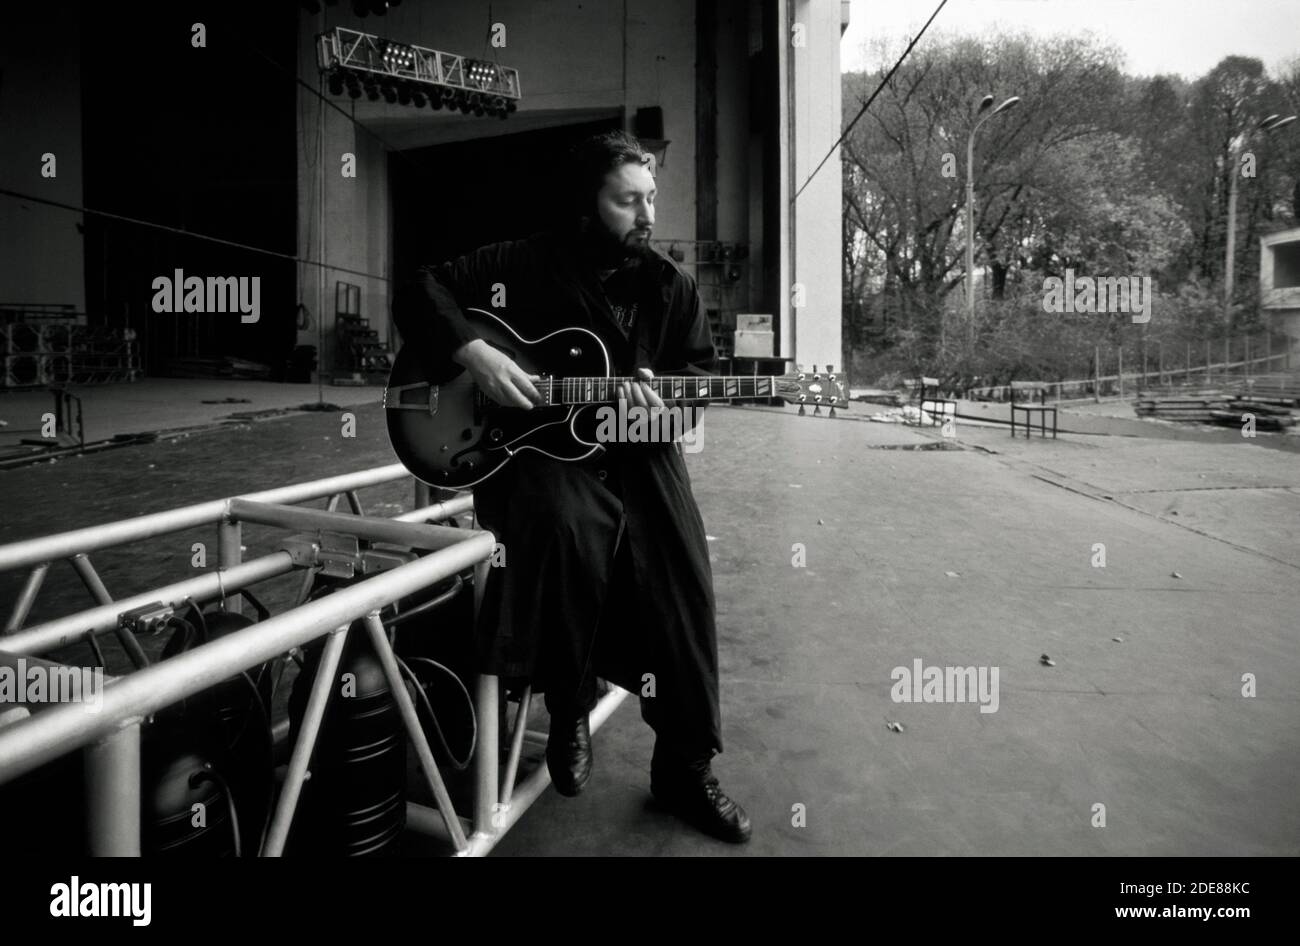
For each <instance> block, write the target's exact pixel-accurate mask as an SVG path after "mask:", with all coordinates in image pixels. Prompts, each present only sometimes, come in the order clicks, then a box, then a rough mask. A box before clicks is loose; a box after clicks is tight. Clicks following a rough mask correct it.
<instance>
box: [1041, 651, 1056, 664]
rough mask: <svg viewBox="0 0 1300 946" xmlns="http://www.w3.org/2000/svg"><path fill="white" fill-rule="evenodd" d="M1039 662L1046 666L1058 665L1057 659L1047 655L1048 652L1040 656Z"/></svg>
mask: <svg viewBox="0 0 1300 946" xmlns="http://www.w3.org/2000/svg"><path fill="white" fill-rule="evenodd" d="M1038 662H1039V663H1040V664H1042V665H1043V666H1044V667H1055V666H1056V661H1055V660H1053V659H1052V658H1051V657H1049V656H1047V655H1046V654H1043V655H1042V656H1041V657H1039V658H1038Z"/></svg>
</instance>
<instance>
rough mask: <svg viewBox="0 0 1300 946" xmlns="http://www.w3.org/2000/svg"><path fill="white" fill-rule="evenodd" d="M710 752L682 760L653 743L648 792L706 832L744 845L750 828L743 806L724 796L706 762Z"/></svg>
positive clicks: (670, 809) (720, 838)
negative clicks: (653, 750)
mask: <svg viewBox="0 0 1300 946" xmlns="http://www.w3.org/2000/svg"><path fill="white" fill-rule="evenodd" d="M711 755H712V753H709V755H706V756H703V757H701V758H691V759H683V758H681V757H680V756H674V755H673V753H671V751H663V750H661V749H660V747H659V745H658V744H657V743H656V746H655V756H654V761H653V762H652V763H651V765H650V793H651V794H652V795H654V797H655V801H657V802H659V804H661V805H663V806H664V807H665V808H667V809H668V810H669V811H671V812H672V813H673V814H675V815H677V816H678V817H679V818H681V819H683V820H684V821H686V822H687V823H689V824H691V825H693V826H694V827H696V828H698V829H699V830H701V831H703V832H704V833H705V834H709V835H712V836H713V837H715V838H718V839H719V840H721V841H727V842H729V843H731V844H744V843H745V842H746V841H748V840H749V838H750V835H751V833H752V831H753V829H752V827H751V825H750V823H749V815H747V814H745V809H744V808H741V807H740V805H739V804H737V803H736V802H735V801H733V800H732V799H730V798H729V797H727V794H726V792H724V791H723V790H722V788H721V787H720V786H719V785H718V779H717V778H716V777H715V776H714V774H713V769H712V766H711V765H710V764H709V757H710V756H711Z"/></svg>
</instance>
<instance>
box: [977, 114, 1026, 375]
mask: <svg viewBox="0 0 1300 946" xmlns="http://www.w3.org/2000/svg"><path fill="white" fill-rule="evenodd" d="M1019 102H1020V96H1018V95H1013V96H1012V97H1011V98H1009V99H1007V100H1006V101H1005V102H1003V103H1002V104H1001V105H999V106H998V107H997V108H995V109H993V111H991V112H989V109H990V108H991V107H992V106H993V96H991V95H986V96H984V100H983V101H981V102H980V107H979V111H977V112H976V113H975V114H976V115H983V114H984V113H985V112H988V114H987V115H984V117H983V118H981V119H980V120H979V121H977V122H976V123H975V127H974V128H972V129H971V130H970V137H969V138H967V139H966V324H967V326H968V327H969V329H968V330H969V332H970V344H971V348H972V349H974V347H975V167H974V164H975V132H977V131H979V130H980V125H983V124H984V123H985V122H986V121H988V120H989V119H990V118H992V117H993V116H994V115H996V114H997V113H998V112H1003V111H1006V110H1007V109H1009V108H1015V107H1016V105H1018V104H1019Z"/></svg>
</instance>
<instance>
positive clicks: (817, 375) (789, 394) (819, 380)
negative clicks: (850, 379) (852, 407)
mask: <svg viewBox="0 0 1300 946" xmlns="http://www.w3.org/2000/svg"><path fill="white" fill-rule="evenodd" d="M774 393H775V394H776V396H777V397H779V398H781V399H782V400H783V401H785V402H787V403H789V404H798V405H799V413H800V414H803V413H806V411H805V410H804V409H805V407H807V406H808V405H809V404H811V405H813V413H814V414H817V413H820V412H821V409H822V408H823V407H829V408H830V411H831V416H832V417H833V416H834V415H835V411H836V410H837V409H839V410H843V409H845V408H847V407H848V406H849V395H848V391H846V390H845V388H844V380H843V379H842V378H841V377H840V375H837V374H836V373H835V366H834V365H827V366H826V370H825V371H818V370H817V366H816V365H813V367H812V371H804V370H803V369H799V370H796V371H792V372H790V373H789V374H786V375H782V376H781V377H779V378H777V379H776V390H775V392H774Z"/></svg>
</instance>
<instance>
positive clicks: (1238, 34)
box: [840, 0, 1300, 79]
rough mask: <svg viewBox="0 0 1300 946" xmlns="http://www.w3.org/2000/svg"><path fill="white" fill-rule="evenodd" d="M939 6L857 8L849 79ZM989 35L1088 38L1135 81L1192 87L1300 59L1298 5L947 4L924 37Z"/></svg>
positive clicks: (861, 2)
mask: <svg viewBox="0 0 1300 946" xmlns="http://www.w3.org/2000/svg"><path fill="white" fill-rule="evenodd" d="M938 5H939V0H852V7H851V21H850V23H849V28H848V30H847V31H846V32H845V34H844V37H843V39H842V41H841V44H840V55H841V62H842V64H843V69H844V71H845V72H849V71H854V70H858V69H862V68H863V67H864V66H866V67H867V68H872V69H874V68H876V67H877V66H878V65H879V63H876V62H872V61H870V60H869V59H868V58H867V55H866V53H865V51H864V44H865V42H866V41H868V40H871V39H873V38H875V37H877V36H886V37H890V38H891V39H897V38H898V37H906V36H912V35H915V34H916V33H917V32H918V31H919V30H920V29H921V27H922V26H924V25H925V21H926V20H927V19H928V18H929V16H930V14H931V13H933V12H934V9H935V7H937V6H938ZM990 27H994V28H996V29H1004V30H1024V31H1026V32H1029V33H1031V34H1034V35H1041V36H1048V35H1052V34H1057V33H1067V34H1068V33H1081V32H1083V31H1084V30H1091V31H1093V32H1094V33H1097V34H1098V35H1099V36H1101V37H1102V38H1103V39H1106V40H1108V41H1111V42H1114V43H1115V44H1117V45H1118V46H1119V47H1120V48H1121V49H1122V50H1123V51H1124V53H1125V54H1126V55H1127V57H1128V61H1127V71H1128V72H1129V73H1130V74H1133V75H1155V74H1158V73H1170V72H1176V73H1181V74H1182V75H1184V76H1185V77H1187V78H1188V79H1194V78H1196V77H1198V76H1200V75H1202V74H1204V73H1205V72H1206V71H1208V70H1209V69H1211V68H1212V67H1213V66H1214V64H1215V63H1217V62H1218V61H1219V60H1220V59H1222V58H1223V57H1224V56H1227V55H1232V54H1235V55H1241V56H1253V57H1255V58H1257V59H1260V60H1262V61H1263V63H1264V66H1265V68H1267V69H1268V70H1269V73H1270V74H1276V70H1277V67H1278V66H1279V65H1281V64H1282V63H1284V62H1288V61H1290V60H1292V59H1294V58H1296V57H1297V56H1300V0H948V5H947V6H945V7H944V8H943V12H942V13H940V14H939V15H938V16H937V17H936V18H935V21H934V23H933V24H931V26H930V32H927V33H926V34H925V35H926V38H928V37H930V36H931V35H932V33H933V31H935V30H939V29H943V30H947V31H949V32H951V33H956V34H967V35H969V34H975V35H978V34H980V33H983V32H984V31H985V30H987V29H989V28H990ZM903 42H904V46H905V45H906V39H904V41H903ZM921 42H922V43H924V42H926V39H922V40H921ZM902 49H903V47H902V46H900V47H898V48H897V50H896V51H895V53H894V56H895V57H897V55H898V54H899V53H900V52H902ZM888 65H893V62H892V61H891V62H890V63H889V64H888Z"/></svg>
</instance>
